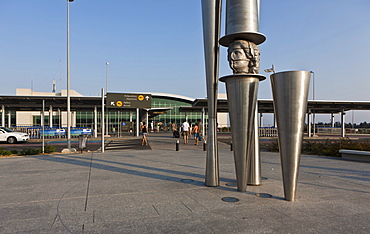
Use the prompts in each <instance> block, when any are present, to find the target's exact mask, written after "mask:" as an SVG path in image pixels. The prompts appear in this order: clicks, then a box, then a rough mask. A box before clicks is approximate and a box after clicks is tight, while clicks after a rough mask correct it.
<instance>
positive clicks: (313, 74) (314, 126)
mask: <svg viewBox="0 0 370 234" xmlns="http://www.w3.org/2000/svg"><path fill="white" fill-rule="evenodd" d="M310 73H311V74H312V101H315V72H314V71H310ZM312 120H313V136H315V134H316V118H315V109H314V110H313V117H312Z"/></svg>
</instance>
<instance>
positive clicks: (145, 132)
mask: <svg viewBox="0 0 370 234" xmlns="http://www.w3.org/2000/svg"><path fill="white" fill-rule="evenodd" d="M141 135H143V138H142V139H141V145H144V143H145V145H148V139H147V138H146V136H147V135H148V126H146V124H145V122H143V125H142V126H141Z"/></svg>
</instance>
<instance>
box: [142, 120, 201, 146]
mask: <svg viewBox="0 0 370 234" xmlns="http://www.w3.org/2000/svg"><path fill="white" fill-rule="evenodd" d="M171 127H172V132H173V135H174V136H175V132H178V130H177V125H176V124H175V123H174V122H172V125H171ZM140 131H141V135H142V140H141V145H144V144H145V145H148V139H147V135H148V132H149V131H148V126H147V125H146V123H145V122H143V124H142V125H141V128H140ZM201 133H202V124H201V122H200V120H198V122H197V123H195V124H194V126H193V127H191V126H190V124H189V123H188V122H187V121H186V120H184V122H183V123H182V124H181V135H182V136H183V139H184V143H185V144H188V143H189V136H190V135H191V134H193V137H194V140H195V145H198V144H199V140H200V139H201V138H202V134H201Z"/></svg>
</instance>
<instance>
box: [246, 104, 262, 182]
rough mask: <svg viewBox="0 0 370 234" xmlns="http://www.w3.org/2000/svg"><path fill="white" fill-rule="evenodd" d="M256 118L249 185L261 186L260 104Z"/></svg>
mask: <svg viewBox="0 0 370 234" xmlns="http://www.w3.org/2000/svg"><path fill="white" fill-rule="evenodd" d="M255 113H256V116H255V119H254V132H253V143H252V147H251V150H250V152H249V153H250V164H249V169H248V172H249V176H248V185H254V186H256V185H261V184H262V182H261V156H260V155H261V154H260V142H259V127H258V104H256V111H255Z"/></svg>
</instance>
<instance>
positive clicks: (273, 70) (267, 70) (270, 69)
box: [264, 64, 276, 74]
mask: <svg viewBox="0 0 370 234" xmlns="http://www.w3.org/2000/svg"><path fill="white" fill-rule="evenodd" d="M264 71H265V72H266V73H270V72H273V73H274V74H275V73H276V72H275V67H274V64H272V65H271V68H269V69H265V70H264Z"/></svg>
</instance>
